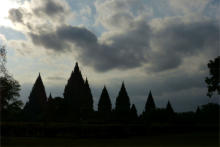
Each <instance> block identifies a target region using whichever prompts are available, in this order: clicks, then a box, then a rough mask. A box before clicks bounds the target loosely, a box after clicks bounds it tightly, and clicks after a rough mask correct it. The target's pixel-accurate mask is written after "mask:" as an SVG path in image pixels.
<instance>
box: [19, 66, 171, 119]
mask: <svg viewBox="0 0 220 147" xmlns="http://www.w3.org/2000/svg"><path fill="white" fill-rule="evenodd" d="M63 96H64V97H63V98H61V97H55V98H53V97H52V95H51V93H50V95H49V97H47V96H46V91H45V87H44V84H43V81H42V78H41V75H40V73H39V76H38V77H37V80H36V82H35V83H34V86H33V88H32V90H31V92H30V96H29V101H28V102H27V103H26V104H25V106H24V109H23V118H24V119H25V121H61V122H83V121H101V122H108V121H116V122H135V121H138V120H139V119H142V120H144V119H146V118H147V117H148V116H149V114H152V113H154V112H155V111H156V105H155V102H154V99H153V96H152V93H151V91H150V92H149V96H148V99H147V101H146V105H145V110H144V112H143V113H142V114H141V115H140V116H138V114H137V110H136V107H135V104H131V103H130V98H129V96H128V93H127V90H126V88H125V84H124V82H122V85H121V89H120V90H119V93H118V96H117V97H116V102H115V108H114V109H113V108H112V102H111V99H110V97H109V94H108V90H107V88H106V86H104V88H103V90H102V93H101V95H100V98H99V101H98V110H97V111H95V110H94V108H93V96H92V93H91V89H90V86H89V81H88V79H87V78H86V79H85V80H84V79H83V76H82V73H81V71H80V69H79V66H78V63H77V62H76V64H75V67H74V70H73V71H72V73H71V75H70V78H69V79H68V81H67V84H66V86H65V88H64V93H63ZM164 111H166V113H167V114H168V113H169V115H171V114H174V110H173V108H172V106H171V104H170V102H168V105H167V109H164Z"/></svg>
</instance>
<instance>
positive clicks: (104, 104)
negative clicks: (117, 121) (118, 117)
mask: <svg viewBox="0 0 220 147" xmlns="http://www.w3.org/2000/svg"><path fill="white" fill-rule="evenodd" d="M111 112H112V103H111V100H110V97H109V94H108V91H107V89H106V87H105V86H104V88H103V90H102V93H101V96H100V98H99V102H98V113H99V115H100V117H101V119H104V120H109V119H110V118H109V117H110V114H111Z"/></svg>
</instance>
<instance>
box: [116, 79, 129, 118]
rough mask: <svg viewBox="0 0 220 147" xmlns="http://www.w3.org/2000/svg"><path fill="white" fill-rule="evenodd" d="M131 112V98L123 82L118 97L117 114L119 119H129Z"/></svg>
mask: <svg viewBox="0 0 220 147" xmlns="http://www.w3.org/2000/svg"><path fill="white" fill-rule="evenodd" d="M129 113H130V99H129V97H128V94H127V91H126V88H125V85H124V82H123V83H122V86H121V89H120V91H119V94H118V97H117V98H116V105H115V114H116V117H117V119H118V120H128V119H129Z"/></svg>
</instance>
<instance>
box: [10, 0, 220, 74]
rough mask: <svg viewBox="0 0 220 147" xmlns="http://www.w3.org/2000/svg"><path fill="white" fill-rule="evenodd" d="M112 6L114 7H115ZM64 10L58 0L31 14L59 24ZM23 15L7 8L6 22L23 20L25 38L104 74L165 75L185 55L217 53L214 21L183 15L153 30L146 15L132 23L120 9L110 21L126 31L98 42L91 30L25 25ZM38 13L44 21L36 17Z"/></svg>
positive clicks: (60, 26)
mask: <svg viewBox="0 0 220 147" xmlns="http://www.w3.org/2000/svg"><path fill="white" fill-rule="evenodd" d="M107 6H108V5H107ZM113 6H114V5H113ZM119 6H121V5H119ZM113 8H114V9H118V7H115V6H114V7H113ZM126 8H127V6H126ZM67 9H68V7H67V6H66V3H63V2H60V1H58V0H55V1H52V0H45V1H42V0H41V1H40V4H39V5H37V6H35V7H33V10H32V11H33V13H30V14H29V15H31V16H33V17H35V18H36V19H39V20H42V21H45V20H47V19H50V20H51V21H53V20H56V21H57V20H60V19H56V18H57V17H58V18H62V19H64V20H66V16H65V14H67V13H68V11H67ZM26 13H27V12H24V10H22V11H21V8H19V9H11V10H10V11H9V15H10V16H9V18H10V19H11V20H12V21H13V22H19V23H22V22H23V20H24V19H25V20H26V21H27V23H26V24H23V25H25V26H26V27H27V28H32V29H29V31H28V33H27V34H28V35H29V37H30V38H31V40H32V42H33V43H34V44H35V45H40V46H44V47H45V49H50V50H53V51H55V52H58V53H62V52H65V53H66V52H77V55H78V57H77V58H78V60H80V61H81V62H82V63H84V64H86V65H90V66H93V67H94V68H95V69H96V70H98V71H102V72H103V71H107V70H111V69H119V70H123V69H131V68H136V67H141V66H143V65H146V66H147V70H148V71H152V72H161V71H167V70H170V69H175V68H177V67H179V66H180V65H182V63H183V60H184V59H185V58H186V57H190V56H196V55H197V54H199V53H201V52H202V53H203V52H205V51H206V52H207V50H208V51H209V52H211V53H212V54H213V55H215V54H216V53H217V51H218V50H219V27H218V24H217V22H216V21H214V20H205V19H201V20H200V21H191V22H190V21H189V22H184V20H183V19H186V18H184V17H180V18H179V19H175V20H173V19H172V18H170V20H169V19H168V20H169V21H167V20H162V21H161V22H160V23H164V25H163V27H162V28H160V29H158V28H157V26H153V27H151V26H149V23H148V22H146V21H145V17H143V18H142V17H140V18H139V19H135V18H134V17H133V16H132V15H130V14H129V13H127V10H126V9H125V10H123V11H119V10H118V12H117V13H114V15H113V14H112V15H111V20H113V22H115V24H116V26H120V27H122V26H123V25H124V24H126V27H124V28H122V29H121V30H120V29H118V31H116V32H111V31H110V32H108V33H106V34H105V35H103V36H101V37H100V38H99V39H98V38H97V36H96V35H95V34H94V33H93V32H91V31H90V30H88V29H86V28H83V27H74V26H70V25H66V24H63V23H62V21H57V22H56V23H58V25H53V24H51V26H50V25H49V26H48V24H47V23H46V24H40V26H37V27H36V24H35V22H28V19H27V18H24V17H26V15H24V14H26ZM41 14H45V15H47V17H44V15H42V18H41V17H39V16H41ZM48 16H49V17H48ZM54 17H55V18H54ZM110 25H111V24H110ZM33 26H35V27H33ZM155 28H156V29H155ZM100 40H102V42H100Z"/></svg>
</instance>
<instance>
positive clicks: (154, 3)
mask: <svg viewBox="0 0 220 147" xmlns="http://www.w3.org/2000/svg"><path fill="white" fill-rule="evenodd" d="M217 14H220V10H219V1H218V0H193V1H192V0H4V1H2V2H1V5H0V22H1V23H0V40H1V44H5V45H6V46H7V49H8V55H7V56H8V63H7V67H8V70H9V72H10V73H11V74H13V76H14V78H15V79H17V80H18V81H19V82H20V84H21V86H22V91H21V99H22V100H23V101H24V102H26V101H27V100H28V95H29V92H30V90H31V88H32V85H33V83H34V82H35V80H36V78H37V76H38V73H39V72H40V73H41V76H42V78H43V81H44V85H45V87H46V90H47V94H48V95H49V93H50V92H51V93H52V95H53V96H62V95H63V89H64V85H65V84H66V83H67V79H68V78H69V76H70V73H71V71H72V70H73V68H74V65H75V62H76V61H78V62H79V66H80V69H81V71H82V73H83V77H84V78H85V77H88V79H89V83H90V87H91V89H92V93H93V95H94V101H95V103H94V107H95V108H97V101H98V98H99V96H100V93H101V90H102V88H103V85H104V84H105V85H106V86H107V89H108V90H109V92H110V96H111V99H112V103H113V105H114V104H115V99H116V96H117V94H118V91H119V89H120V86H121V82H122V81H125V85H126V87H127V91H128V94H129V96H130V100H131V102H132V103H134V104H136V106H137V107H138V111H139V113H140V112H142V111H143V108H144V104H145V102H146V99H147V95H148V93H149V91H150V90H151V91H152V93H153V96H154V99H155V102H156V105H157V106H158V107H165V105H166V103H167V101H168V100H170V101H171V104H172V105H173V107H174V109H175V110H176V111H178V112H179V111H190V110H193V111H194V110H195V109H196V107H197V106H198V105H202V104H206V103H208V102H218V101H219V98H218V97H217V96H215V97H213V98H212V99H209V98H208V97H207V96H206V92H207V88H206V84H205V82H204V78H205V77H206V76H208V69H207V63H208V62H209V60H211V59H214V58H215V57H217V56H218V55H219V46H220V43H219V41H220V39H219V38H220V37H219V36H220V27H219V22H220V17H219V16H218V15H217Z"/></svg>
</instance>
